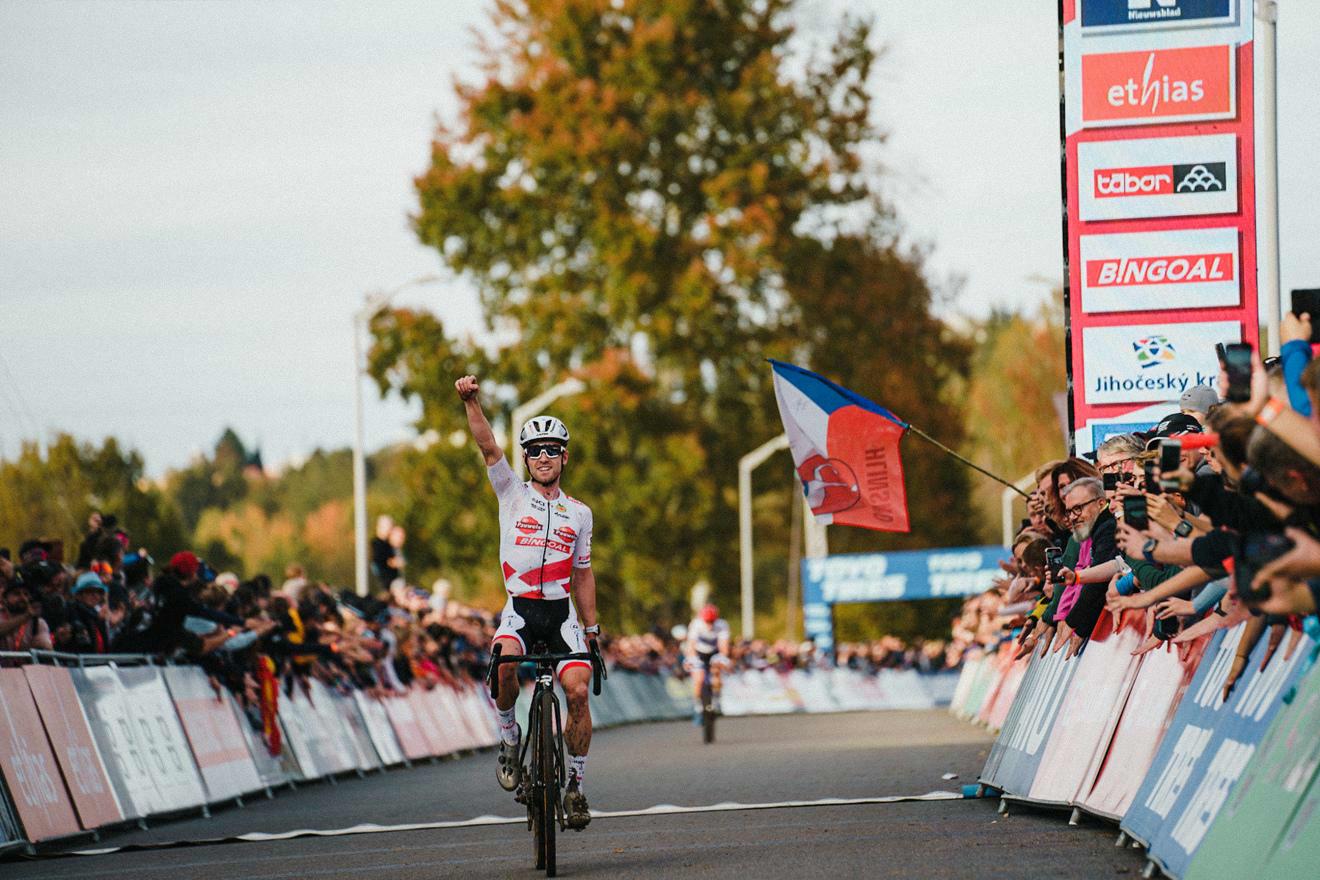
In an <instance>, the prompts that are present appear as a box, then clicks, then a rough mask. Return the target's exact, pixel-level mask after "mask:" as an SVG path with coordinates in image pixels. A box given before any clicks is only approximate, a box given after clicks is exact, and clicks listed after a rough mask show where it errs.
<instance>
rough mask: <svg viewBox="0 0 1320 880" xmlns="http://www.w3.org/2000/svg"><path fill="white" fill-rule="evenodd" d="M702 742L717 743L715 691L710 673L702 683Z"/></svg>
mask: <svg viewBox="0 0 1320 880" xmlns="http://www.w3.org/2000/svg"><path fill="white" fill-rule="evenodd" d="M701 741H702V742H704V743H713V742H715V689H714V686H713V685H711V683H710V673H709V672H708V673H706V678H705V680H704V681H702V683H701Z"/></svg>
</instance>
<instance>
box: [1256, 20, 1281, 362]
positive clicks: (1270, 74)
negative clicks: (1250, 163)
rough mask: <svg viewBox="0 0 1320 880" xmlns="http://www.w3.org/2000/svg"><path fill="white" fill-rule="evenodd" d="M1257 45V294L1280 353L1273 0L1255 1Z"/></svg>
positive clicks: (1274, 349)
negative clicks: (1258, 79) (1258, 100)
mask: <svg viewBox="0 0 1320 880" xmlns="http://www.w3.org/2000/svg"><path fill="white" fill-rule="evenodd" d="M1256 20H1257V21H1258V22H1260V28H1259V29H1258V31H1257V33H1256V39H1255V43H1256V48H1257V49H1258V50H1259V51H1260V54H1261V64H1260V73H1261V76H1260V104H1259V106H1258V108H1257V114H1258V115H1257V117H1256V118H1257V119H1258V120H1259V121H1260V141H1259V143H1258V147H1257V149H1258V150H1259V152H1258V153H1257V154H1256V170H1257V175H1256V202H1257V204H1256V210H1257V215H1256V223H1257V227H1256V233H1257V241H1258V242H1259V254H1258V258H1257V259H1258V261H1259V262H1258V263H1257V270H1256V278H1257V281H1258V287H1257V294H1258V296H1260V298H1261V299H1263V300H1264V301H1265V326H1266V327H1268V328H1269V340H1268V345H1269V353H1270V354H1272V355H1277V354H1278V353H1279V348H1280V345H1279V315H1280V312H1281V309H1282V303H1281V300H1280V296H1281V293H1282V291H1280V289H1279V121H1278V120H1279V116H1278V109H1279V102H1278V90H1277V79H1278V43H1277V41H1276V39H1275V38H1276V31H1277V28H1278V20H1279V5H1278V4H1277V3H1275V2H1274V0H1256Z"/></svg>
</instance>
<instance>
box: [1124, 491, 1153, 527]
mask: <svg viewBox="0 0 1320 880" xmlns="http://www.w3.org/2000/svg"><path fill="white" fill-rule="evenodd" d="M1123 522H1125V523H1127V524H1128V525H1130V526H1131V527H1132V528H1134V529H1136V530H1137V531H1139V532H1144V531H1146V529H1148V528H1150V517H1149V516H1147V515H1146V496H1145V495H1128V496H1126V497H1124V499H1123Z"/></svg>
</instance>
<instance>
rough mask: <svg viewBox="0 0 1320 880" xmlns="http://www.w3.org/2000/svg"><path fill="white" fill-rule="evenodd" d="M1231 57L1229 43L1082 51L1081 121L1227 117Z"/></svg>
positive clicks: (1233, 104)
mask: <svg viewBox="0 0 1320 880" xmlns="http://www.w3.org/2000/svg"><path fill="white" fill-rule="evenodd" d="M1236 59H1237V53H1236V52H1235V51H1234V46H1232V45H1231V44H1222V45H1215V46H1188V47H1179V48H1171V47H1156V48H1151V49H1142V50H1139V51H1135V52H1091V53H1089V54H1085V55H1083V56H1082V58H1081V71H1082V95H1081V104H1082V127H1083V128H1098V127H1110V126H1116V125H1156V124H1159V123H1168V122H1201V121H1206V120H1211V119H1232V118H1233V117H1234V116H1236V115H1237V95H1236V84H1237V70H1236V65H1235V61H1236Z"/></svg>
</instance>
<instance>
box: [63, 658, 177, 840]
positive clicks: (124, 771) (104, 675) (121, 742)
mask: <svg viewBox="0 0 1320 880" xmlns="http://www.w3.org/2000/svg"><path fill="white" fill-rule="evenodd" d="M69 674H70V676H72V678H73V686H74V688H76V689H77V691H78V699H79V702H81V703H82V706H83V710H84V711H85V712H86V713H87V720H88V722H89V724H90V725H91V728H92V738H93V739H94V740H95V741H96V745H97V748H98V749H99V750H100V753H101V760H102V762H103V765H104V766H105V769H106V773H107V774H108V775H109V777H110V784H111V785H112V786H113V787H114V790H115V796H116V798H117V799H118V801H119V807H120V810H121V811H122V812H123V814H124V818H125V819H137V818H141V817H143V816H150V815H151V814H153V813H159V812H161V811H162V810H163V809H165V807H164V804H163V802H162V801H161V797H160V794H159V793H158V792H157V791H156V785H155V783H154V782H153V781H152V778H151V772H150V770H149V769H148V767H147V761H146V758H145V756H144V754H143V750H142V748H141V745H140V743H139V742H138V740H137V737H136V735H135V734H134V731H133V721H132V719H131V718H130V717H129V714H128V705H127V704H126V703H125V701H124V696H123V688H122V687H121V686H120V684H119V677H118V676H117V675H115V671H114V669H112V668H111V667H109V666H89V667H87V668H85V669H71V670H69Z"/></svg>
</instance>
